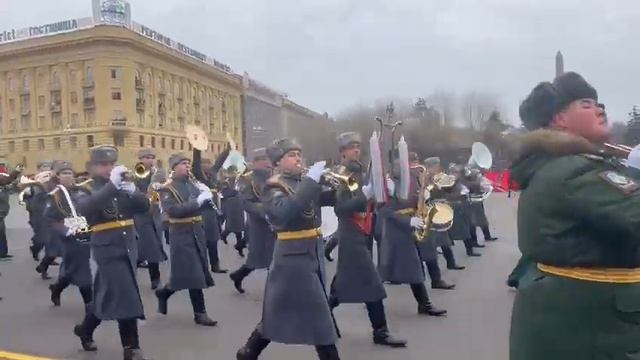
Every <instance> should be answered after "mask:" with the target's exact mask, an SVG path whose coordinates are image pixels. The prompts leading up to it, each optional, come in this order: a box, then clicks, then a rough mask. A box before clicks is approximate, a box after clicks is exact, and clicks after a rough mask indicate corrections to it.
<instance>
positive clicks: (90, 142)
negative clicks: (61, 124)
mask: <svg viewBox="0 0 640 360" xmlns="http://www.w3.org/2000/svg"><path fill="white" fill-rule="evenodd" d="M94 145H95V143H94V142H93V135H87V147H90V148H91V147H93V146H94Z"/></svg>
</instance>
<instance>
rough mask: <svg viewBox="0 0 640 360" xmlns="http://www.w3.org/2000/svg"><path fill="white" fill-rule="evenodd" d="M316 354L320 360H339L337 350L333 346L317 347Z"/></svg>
mask: <svg viewBox="0 0 640 360" xmlns="http://www.w3.org/2000/svg"><path fill="white" fill-rule="evenodd" d="M316 353H318V359H320V360H340V355H339V354H338V348H337V347H336V346H335V345H317V346H316Z"/></svg>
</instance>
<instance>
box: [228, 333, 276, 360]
mask: <svg viewBox="0 0 640 360" xmlns="http://www.w3.org/2000/svg"><path fill="white" fill-rule="evenodd" d="M270 342H271V341H269V340H267V339H265V338H264V337H263V336H262V334H261V333H260V331H258V329H255V330H253V332H252V333H251V336H249V339H248V340H247V343H246V344H245V345H244V346H243V347H241V348H240V349H239V350H238V352H237V353H236V359H237V360H258V356H260V354H261V353H262V351H263V350H264V349H266V348H267V346H269V343H270Z"/></svg>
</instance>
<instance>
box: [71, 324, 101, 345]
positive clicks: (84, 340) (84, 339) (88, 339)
mask: <svg viewBox="0 0 640 360" xmlns="http://www.w3.org/2000/svg"><path fill="white" fill-rule="evenodd" d="M73 333H74V334H75V335H76V336H77V337H79V338H80V344H81V345H82V349H83V350H84V351H96V350H98V347H97V346H96V343H95V342H94V341H93V336H91V335H89V334H87V332H86V331H85V330H84V327H83V326H82V325H76V326H74V327H73Z"/></svg>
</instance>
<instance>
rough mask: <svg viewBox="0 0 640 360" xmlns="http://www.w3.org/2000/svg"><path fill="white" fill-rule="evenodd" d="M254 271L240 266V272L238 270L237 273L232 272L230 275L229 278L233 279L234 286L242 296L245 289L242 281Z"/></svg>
mask: <svg viewBox="0 0 640 360" xmlns="http://www.w3.org/2000/svg"><path fill="white" fill-rule="evenodd" d="M252 271H253V269H252V268H250V267H248V266H246V265H242V266H240V268H239V269H238V270H236V271H234V272H232V273H231V274H229V278H231V280H232V281H233V286H234V287H235V288H236V290H237V291H238V292H239V293H240V294H244V289H243V288H242V281H243V280H244V278H246V277H247V276H248V275H249V274H251V272H252Z"/></svg>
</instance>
